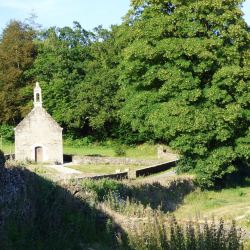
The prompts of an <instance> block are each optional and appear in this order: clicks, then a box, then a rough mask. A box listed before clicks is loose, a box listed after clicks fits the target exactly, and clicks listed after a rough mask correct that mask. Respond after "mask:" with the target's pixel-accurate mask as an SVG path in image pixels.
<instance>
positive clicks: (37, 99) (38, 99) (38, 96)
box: [36, 93, 40, 102]
mask: <svg viewBox="0 0 250 250" xmlns="http://www.w3.org/2000/svg"><path fill="white" fill-rule="evenodd" d="M36 102H40V95H39V93H36Z"/></svg>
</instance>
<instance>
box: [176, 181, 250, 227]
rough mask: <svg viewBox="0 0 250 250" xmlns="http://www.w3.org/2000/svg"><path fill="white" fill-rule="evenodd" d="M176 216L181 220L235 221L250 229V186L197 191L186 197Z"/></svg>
mask: <svg viewBox="0 0 250 250" xmlns="http://www.w3.org/2000/svg"><path fill="white" fill-rule="evenodd" d="M174 214H175V216H176V217H177V218H180V219H196V218H197V219H200V220H203V219H204V218H206V217H207V218H212V217H214V218H215V219H216V218H220V217H222V218H224V219H225V220H228V221H229V220H232V219H234V220H236V221H237V223H238V224H239V225H241V226H243V227H246V228H248V229H250V185H249V186H246V187H236V188H228V189H222V190H221V191H201V190H199V189H197V190H196V191H195V192H192V193H190V194H189V195H187V196H186V197H185V199H184V202H183V204H182V205H181V206H180V207H179V209H177V210H176V211H175V213H174Z"/></svg>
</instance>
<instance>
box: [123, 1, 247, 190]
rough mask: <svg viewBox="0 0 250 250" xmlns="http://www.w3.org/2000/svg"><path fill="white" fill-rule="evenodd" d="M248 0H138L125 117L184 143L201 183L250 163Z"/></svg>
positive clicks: (132, 15) (187, 164)
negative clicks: (245, 7)
mask: <svg viewBox="0 0 250 250" xmlns="http://www.w3.org/2000/svg"><path fill="white" fill-rule="evenodd" d="M241 3H242V1H241V0H237V1H231V0H225V1H221V0H216V1H207V0H201V1H196V0H190V1H182V0H173V1H165V0H145V1H143V0H141V1H133V8H132V9H131V11H130V12H129V14H128V15H127V19H126V23H125V24H123V26H124V35H126V36H127V39H129V41H130V42H129V45H128V46H127V47H126V48H125V49H124V50H123V52H122V53H123V59H122V62H121V71H120V73H121V74H120V78H119V81H120V82H121V84H122V85H123V86H124V88H125V89H126V91H125V94H124V97H125V105H124V107H123V108H122V110H121V116H120V117H121V120H122V122H123V123H127V124H130V126H131V127H132V129H133V130H134V131H138V132H139V133H140V134H149V135H151V138H152V139H155V140H161V141H164V142H167V143H170V145H171V146H172V147H173V148H175V149H177V150H178V151H179V152H180V153H181V154H182V156H183V158H182V160H181V163H180V166H179V167H180V169H181V170H194V171H195V172H196V173H197V174H198V181H199V183H200V184H201V185H202V186H206V187H208V186H212V185H215V184H216V183H219V182H220V181H221V180H225V179H226V178H227V177H228V176H231V175H232V174H233V173H239V174H242V171H243V170H247V169H248V171H249V165H250V163H249V159H250V143H249V142H250V138H249V125H250V111H249V107H250V104H249V102H250V101H249V100H250V92H249V83H250V71H249V64H250V57H249V55H250V34H249V30H248V27H247V24H246V23H245V21H244V20H243V18H242V15H243V13H242V11H241V9H240V5H241Z"/></svg>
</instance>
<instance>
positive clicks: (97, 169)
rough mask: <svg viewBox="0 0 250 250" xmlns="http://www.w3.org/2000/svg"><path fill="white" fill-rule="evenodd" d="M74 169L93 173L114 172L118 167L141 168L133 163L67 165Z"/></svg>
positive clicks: (123, 169)
mask: <svg viewBox="0 0 250 250" xmlns="http://www.w3.org/2000/svg"><path fill="white" fill-rule="evenodd" d="M67 167H69V168H73V169H75V170H79V171H81V172H83V173H93V174H114V173H115V171H116V170H117V169H120V171H121V172H124V171H126V169H128V168H129V169H130V170H135V169H139V168H142V166H138V165H137V166H135V165H129V166H128V165H107V164H101V165H79V166H67Z"/></svg>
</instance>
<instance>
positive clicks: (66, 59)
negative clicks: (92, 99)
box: [29, 22, 91, 128]
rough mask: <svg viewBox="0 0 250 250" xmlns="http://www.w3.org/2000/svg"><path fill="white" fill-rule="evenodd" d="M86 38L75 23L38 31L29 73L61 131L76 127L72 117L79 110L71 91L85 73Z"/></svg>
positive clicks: (88, 37)
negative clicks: (35, 49) (36, 81)
mask: <svg viewBox="0 0 250 250" xmlns="http://www.w3.org/2000/svg"><path fill="white" fill-rule="evenodd" d="M90 35H91V34H90V33H89V32H87V31H86V30H84V29H83V28H82V27H81V25H80V24H79V23H77V22H74V27H73V28H70V27H63V28H56V27H52V28H49V29H48V30H46V31H45V32H42V33H41V34H40V40H39V42H38V56H37V58H36V60H35V62H34V67H33V68H32V70H30V72H29V73H30V74H31V75H33V76H34V77H35V78H36V79H37V80H38V81H40V82H41V85H42V89H43V95H44V105H45V106H46V108H47V110H48V111H49V113H50V114H52V115H53V117H54V118H55V119H56V120H57V121H58V122H60V123H61V124H62V125H63V127H65V128H69V127H77V128H78V127H79V126H80V124H79V123H78V121H77V120H76V119H75V115H74V114H75V112H76V111H77V109H78V108H79V106H78V104H77V102H76V95H75V92H74V89H75V87H76V86H77V85H78V84H80V83H81V81H82V80H83V79H84V77H85V74H86V72H85V67H84V62H85V60H86V59H87V58H88V57H89V53H88V46H89V43H90Z"/></svg>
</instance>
